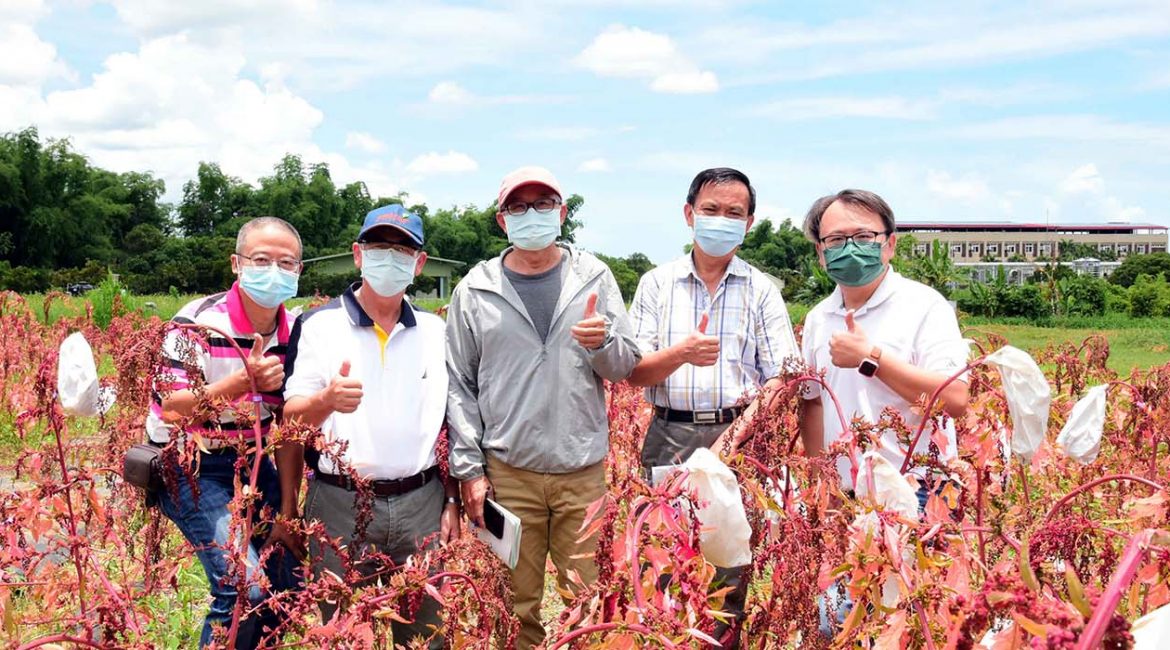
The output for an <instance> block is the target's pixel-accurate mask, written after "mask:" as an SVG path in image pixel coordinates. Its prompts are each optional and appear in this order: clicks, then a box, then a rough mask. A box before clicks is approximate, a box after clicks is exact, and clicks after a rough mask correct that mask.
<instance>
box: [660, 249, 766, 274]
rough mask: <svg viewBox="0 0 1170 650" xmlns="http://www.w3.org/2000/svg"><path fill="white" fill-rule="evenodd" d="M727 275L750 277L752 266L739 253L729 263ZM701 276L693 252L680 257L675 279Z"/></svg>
mask: <svg viewBox="0 0 1170 650" xmlns="http://www.w3.org/2000/svg"><path fill="white" fill-rule="evenodd" d="M725 275H739V276H742V277H748V276H749V275H751V266H750V265H749V264H748V263H747V262H745V261H743V260H742V259H740V257H739V256H738V255H736V256H734V257H732V258H731V262H729V263H728V264H727V273H726V274H725ZM692 276H693V277H694V278H695V279H696V280H701V278H699V272H698V271H697V270H696V269H695V258H694V255H693V254H692V253H687V254H686V255H683V256H682V257H680V258H679V259H678V264H677V265H676V266H675V279H676V280H685V279H687V278H688V277H692Z"/></svg>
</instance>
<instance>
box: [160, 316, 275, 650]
mask: <svg viewBox="0 0 1170 650" xmlns="http://www.w3.org/2000/svg"><path fill="white" fill-rule="evenodd" d="M170 326H171V327H174V328H176V329H181V330H187V331H191V332H196V333H200V332H202V331H210V332H214V333H216V334H219V335H220V336H221V337H223V338H224V339H225V340H227V342H228V343H230V344H231V346H232V349H233V350H235V351H236V354H237V355H239V357H240V359H243V360H244V373H245V374H246V375H247V376H248V384H249V385H250V386H251V388H252V392H251V396H252V408H253V410H254V411H255V413H253V421H252V434H253V436H254V437H255V443H256V448H255V451H254V452H253V454H252V456H253V458H252V471H251V472H250V473H249V475H248V488H249V489H248V494H250V495H254V494H256V480H257V479H258V478H259V476H260V461H261V459H262V458H263V456H264V453H263V452H264V449H263V446H264V433H263V431H262V430H261V428H260V420H261V418H262V415H263V414H262V412H261V411H260V403H261V402H262V401H263V398H262V397H261V396H260V386H259V385H258V384H257V383H256V376H255V375H254V374H252V368H251V367H250V366H249V365H248V355H247V354H246V353H245V352H244V350H243V348H241V347H240V345H239V344H238V343H236V339H235V338H234V337H232V336H231V335H229V334H228V333H227V332H224V331H223V330H221V329H218V328H215V327H211V326H209V325H196V324H192V323H171V324H170ZM254 507H255V499H252V498H249V499H248V505H247V507H246V508H245V510H244V521H243V522H242V523H243V527H244V529H243V534H242V535H241V536H240V539H239V543H240V544H242V548H240V549H238V551H239V552H240V553H242V557H243V558H245V561H246V558H247V557H248V555H247V554H248V547H249V545H251V543H252V516H253V514H254V511H253V508H254ZM259 570H263V568H260V569H259ZM247 575H248V572H247V569H246V568H245V570H244V577H245V579H246V578H247ZM237 593H238V594H241V595H242V594H246V593H247V585H243V589H237ZM246 600H247V598H244V597H240V596H237V598H236V606H235V608H234V609H233V610H232V625H231V628H229V630H228V640H227V645H228V647H229V648H231V647H235V645H236V634H238V633H239V630H240V619H241V618H242V617H243V614H244V602H245V601H246Z"/></svg>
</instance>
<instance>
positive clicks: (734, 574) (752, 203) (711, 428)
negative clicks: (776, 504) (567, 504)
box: [629, 168, 797, 647]
mask: <svg viewBox="0 0 1170 650" xmlns="http://www.w3.org/2000/svg"><path fill="white" fill-rule="evenodd" d="M755 207H756V194H755V190H754V189H753V188H752V186H751V182H750V181H749V180H748V177H747V176H746V175H744V174H743V173H742V172H740V171H737V170H734V169H728V168H715V169H707V170H704V171H702V172H700V173H699V174H698V175H697V176H696V177H695V179H694V181H693V182H692V183H691V187H690V190H689V192H688V193H687V202H686V205H684V206H683V216H684V217H685V218H686V223H687V225H688V226H690V227H691V228H692V229H693V231H694V243H695V245H694V247H693V248H692V250H691V252H690V253H689V254H687V255H684V256H683V257H680V258H679V259H677V260H675V261H673V262H670V263H669V264H664V265H662V266H659V267H658V268H656V269H654V270H653V271H650V272H649V273H647V274H646V275H644V276H643V277H642V279H641V280H640V281H639V283H638V290H637V292H636V293H635V294H634V302H633V304H632V305H631V307H630V316H631V319H632V321H633V325H634V334H635V336H637V340H638V344H639V346H640V347H641V348H642V360H641V361H640V362H639V363H638V365H637V367H636V368H634V372H633V373H632V374H631V375H630V377H629V381H630V383H631V384H634V385H635V386H646V387H647V389H646V399H647V400H648V401H649V402H651V403H652V404H653V405H654V413H655V417H654V419H653V420H652V421H651V423H650V428H649V430H648V431H647V433H646V439H645V441H644V443H643V446H642V464H643V466H644V467H645V468H646V469H647V470H649V469H650V468H652V467H654V466H657V465H673V464H677V463H681V462H684V461H686V460H687V458H688V457H690V455H691V454H692V453H693V452H694V451H695V450H696V449H698V448H699V447H711V448H712V449H713V450H714V451H715V452H716V453H722V452H723V451H724V450H725V449H727V450H728V451H734V449H735V447H736V446H737V445H738V444H739V443H740V442H741V441H742V440H743V438H744V437H745V436H746V435H747V433H748V432H747V431H746V430H745V429H744V425H746V424H747V423H748V422H751V420H752V417H753V414H754V412H755V409H756V408H757V406H758V404H759V403H760V401H761V400H760V397H761V396H766V395H767V394H768V393H769V392H770V391H772V390H775V389H776V388H777V387H778V386H779V380H778V379H776V377H777V376H778V375H779V374H780V370H781V366H782V364H783V362H784V359H785V358H787V357H794V356H796V354H797V349H796V339H795V337H794V336H793V333H792V324H791V322H790V321H789V318H788V310H787V308H786V307H785V306H784V298H783V297H782V296H781V295H780V289H779V288H777V287H776V285H775V284H774V283H773V282H772V281H771V280H770V279H768V277H767V276H765V275H764V274H763V273H762V272H761V271H759V270H758V269H756V268H754V267H752V266H751V265H750V264H748V263H747V262H745V261H743V260H742V259H740V258H739V257H736V255H735V253H736V251H737V250H739V246H740V244H742V243H743V239H744V236H745V235H746V234H747V231H748V229H750V228H751V227H752V223H753V221H754V219H755V216H754V215H755ZM740 572H741V570H740V568H738V567H735V568H720V570H719V572H718V573H717V577H718V578H720V579H722V580H725V581H726V582H727V584H732V585H739V576H740ZM743 596H744V594H743V592H742V591H741V590H738V589H737V590H736V591H735V592H733V593H732V594H730V595H729V596H728V598H727V602H726V604H725V605H724V608H725V609H726V610H728V611H729V612H730V613H732V614H735V615H736V616H737V617H738V616H739V615H741V614H742V613H743V609H742V607H743ZM721 631H722V628H720V629H718V630H717V632H721ZM734 645H735V642H734V640H729V641H728V642H727V643H725V644H724V647H733V646H734Z"/></svg>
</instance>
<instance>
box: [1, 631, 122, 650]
mask: <svg viewBox="0 0 1170 650" xmlns="http://www.w3.org/2000/svg"><path fill="white" fill-rule="evenodd" d="M50 643H75V644H77V645H84V646H89V647H91V648H99V649H101V648H105V647H106V646H104V645H102V644H100V643H97V642H96V641H90V640H89V639H82V638H79V637H75V636H69V635H68V634H54V635H53V636H45V637H41V638H39V639H36V640H33V641H29V642H28V643H26V644H24V645H22V646H20V647H19V648H17V649H16V650H32V649H33V648H39V647H41V646H46V645H49V644H50Z"/></svg>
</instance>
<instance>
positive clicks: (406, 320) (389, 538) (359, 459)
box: [277, 205, 459, 648]
mask: <svg viewBox="0 0 1170 650" xmlns="http://www.w3.org/2000/svg"><path fill="white" fill-rule="evenodd" d="M422 247H423V227H422V220H421V219H420V218H419V217H418V215H416V214H414V213H412V212H407V211H406V210H404V209H403V208H402V206H401V205H390V206H385V207H381V208H378V209H376V210H372V211H371V212H370V213H369V214H367V215H366V218H365V221H364V223H363V224H362V229H361V231H360V232H359V234H358V240H357V243H355V244H354V245H353V259H354V264H355V265H356V266H357V267H358V268H359V269H360V270H361V276H362V280H361V282H359V283H355V284H354V285H353V286H351V287H350V288H349V289H347V290H346V291H345V293H344V294H342V295H341V296H340V297H338V298H334V299H333V300H332V301H330V302H329V303H327V304H326V305H324V306H322V307H319V308H317V309H314V310H312V311H310V312H308V313H306V314H304V315H302V316H301V317H300V318H298V319H297V322H296V325H294V326H293V333H292V339H291V342H290V343H289V353H288V381H287V382H286V384H285V390H284V396H285V399H287V400H288V404H287V406H286V407H285V415H286V417H287V418H289V419H290V420H293V419H299V420H301V421H303V422H306V423H309V424H313V425H320V426H321V430H322V433H323V434H324V437H325V441H326V443H339V442H344V443H345V449H344V451H342V452H340V453H336V451H331V450H329V449H326V450H324V452H322V453H320V454H319V455H318V454H316V453H314V450H310V451H309V460H310V463H311V464H313V465H314V470H315V472H314V474H313V479H312V480H311V481H310V482H309V493H308V496H307V497H306V500H305V519H307V520H319V521H321V522H322V523H324V524H325V533H326V535H327V536H328V537H329V538H330V539H338V538H340V540H341V544H342V546H343V547H344V548H345V549H346V551H344V552H347V553H349V555H350V560H351V561H352V562H353V564H354V567H355V568H356V569H357V570H358V572H359V573H361V574H362V575H364V576H370V579H373V575H374V574H375V573H376V572H377V573H379V574H380V573H381V571H380V570H381V569H384V567H383V566H382V565H381V564H380V563H377V562H373V561H370V560H369V559H368V557H366V556H367V554H368V553H372V552H379V553H383V554H385V555H388V556H389V557H390V559H391V560H393V561H394V564H396V565H399V564H402V563H404V562H406V561H407V560H408V559H409V558H410V556H412V555H414V554H415V553H418V552H420V551H422V550H424V549H425V548H426V546H425V545H431V546H433V545H435V544H438V543H440V542H444V543H445V542H447V541H449V540H452V539H455V538H456V537H458V535H459V500H458V498H457V495H458V489H457V488H456V486H455V484H454V483H453V482H452V483H450V484H449V485H446V486H445V485H444V484H443V482H442V480H440V478H439V468H438V465H437V464H436V458H435V444H436V442H437V441H438V438H439V431H440V429H441V428H442V426H443V422H444V420H445V417H446V412H447V366H446V360H445V356H444V346H445V325H444V323H443V320H442V319H441V318H439V317H438V316H435V315H434V314H428V313H426V312H423V311H421V310H418V309H416V308H415V307H414V306H412V305H411V304H410V302H409V301H407V300H406V298H405V292H406V288H407V287H408V286H409V285H410V283H411V282H413V281H414V278H415V276H417V275H418V274H419V273H421V272H422V269H423V266H424V265H425V264H426V261H427V254H426V253H424V252H423V251H422ZM303 462H304V461H303V460H302V454H301V453H300V452H299V450H298V449H294V448H293V447H291V446H290V447H288V448H282V449H281V450H279V451H278V452H277V463H278V464H279V466H280V472H281V479H282V481H285V483H284V484H283V485H284V487H285V489H288V490H289V491H294V490H299V487H300V476H301V469H302V465H303ZM347 468H351V469H352V470H353V474H354V476H356V477H357V478H361V479H367V480H369V481H370V489H371V490H372V492H373V494H374V501H373V504H372V505H371V507H372V510H373V515H372V519H371V520H370V522H369V524H368V526H367V527H366V529H365V533H364V536H362V537H358V536H357V530H356V522H357V519H358V510H359V507H360V504H359V503H358V502H357V492H356V489H357V484H356V483H355V482H354V480H353V477H352V476H350V475H349V474H348V473H347V472H346V469H347ZM285 514H286V515H290V516H295V514H296V512H295V506H294V509H293V510H291V511H286V512H285ZM309 551H310V554H311V555H312V556H313V558H314V562H313V563H312V565H313V570H314V572H315V573H316V574H317V575H318V576H319V575H320V574H321V573H323V572H324V571H325V570H328V571H331V572H333V573H334V574H336V575H338V576H344V575H345V573H346V571H345V566H344V563H343V559H342V558H341V557H340V556H339V554H338V553H337V552H335V551H334V549H333V548H332V547H330V546H329V545H325V544H321V543H320V540H316V539H314V540H311V541H310V544H309ZM318 559H319V560H320V561H316V560H318ZM320 606H321V613H322V618H324V619H325V620H329V619H330V618H332V616H333V614H334V612H335V611H336V608H337V604H335V603H330V602H324V601H323V602H321V603H320ZM439 623H440V621H439V604H438V603H437V602H436V601H435V600H433V599H432V598H430V597H425V598H424V599H423V601H422V603H421V605H420V606H419V610H418V613H417V614H416V615H415V620H414V621H413V622H411V623H409V624H403V623H399V622H393V623H392V624H391V627H392V630H393V634H394V644H395V645H401V646H403V647H405V646H406V645H407V644H408V643H409V642H410V641H412V640H414V639H415V638H416V637H420V636H421V637H423V638H428V637H430V646H431V647H432V648H440V647H442V638H441V637H440V636H438V635H434V636H432V633H433V632H434V630H433V629H431V628H432V626H435V627H437V626H438V625H439Z"/></svg>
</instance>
